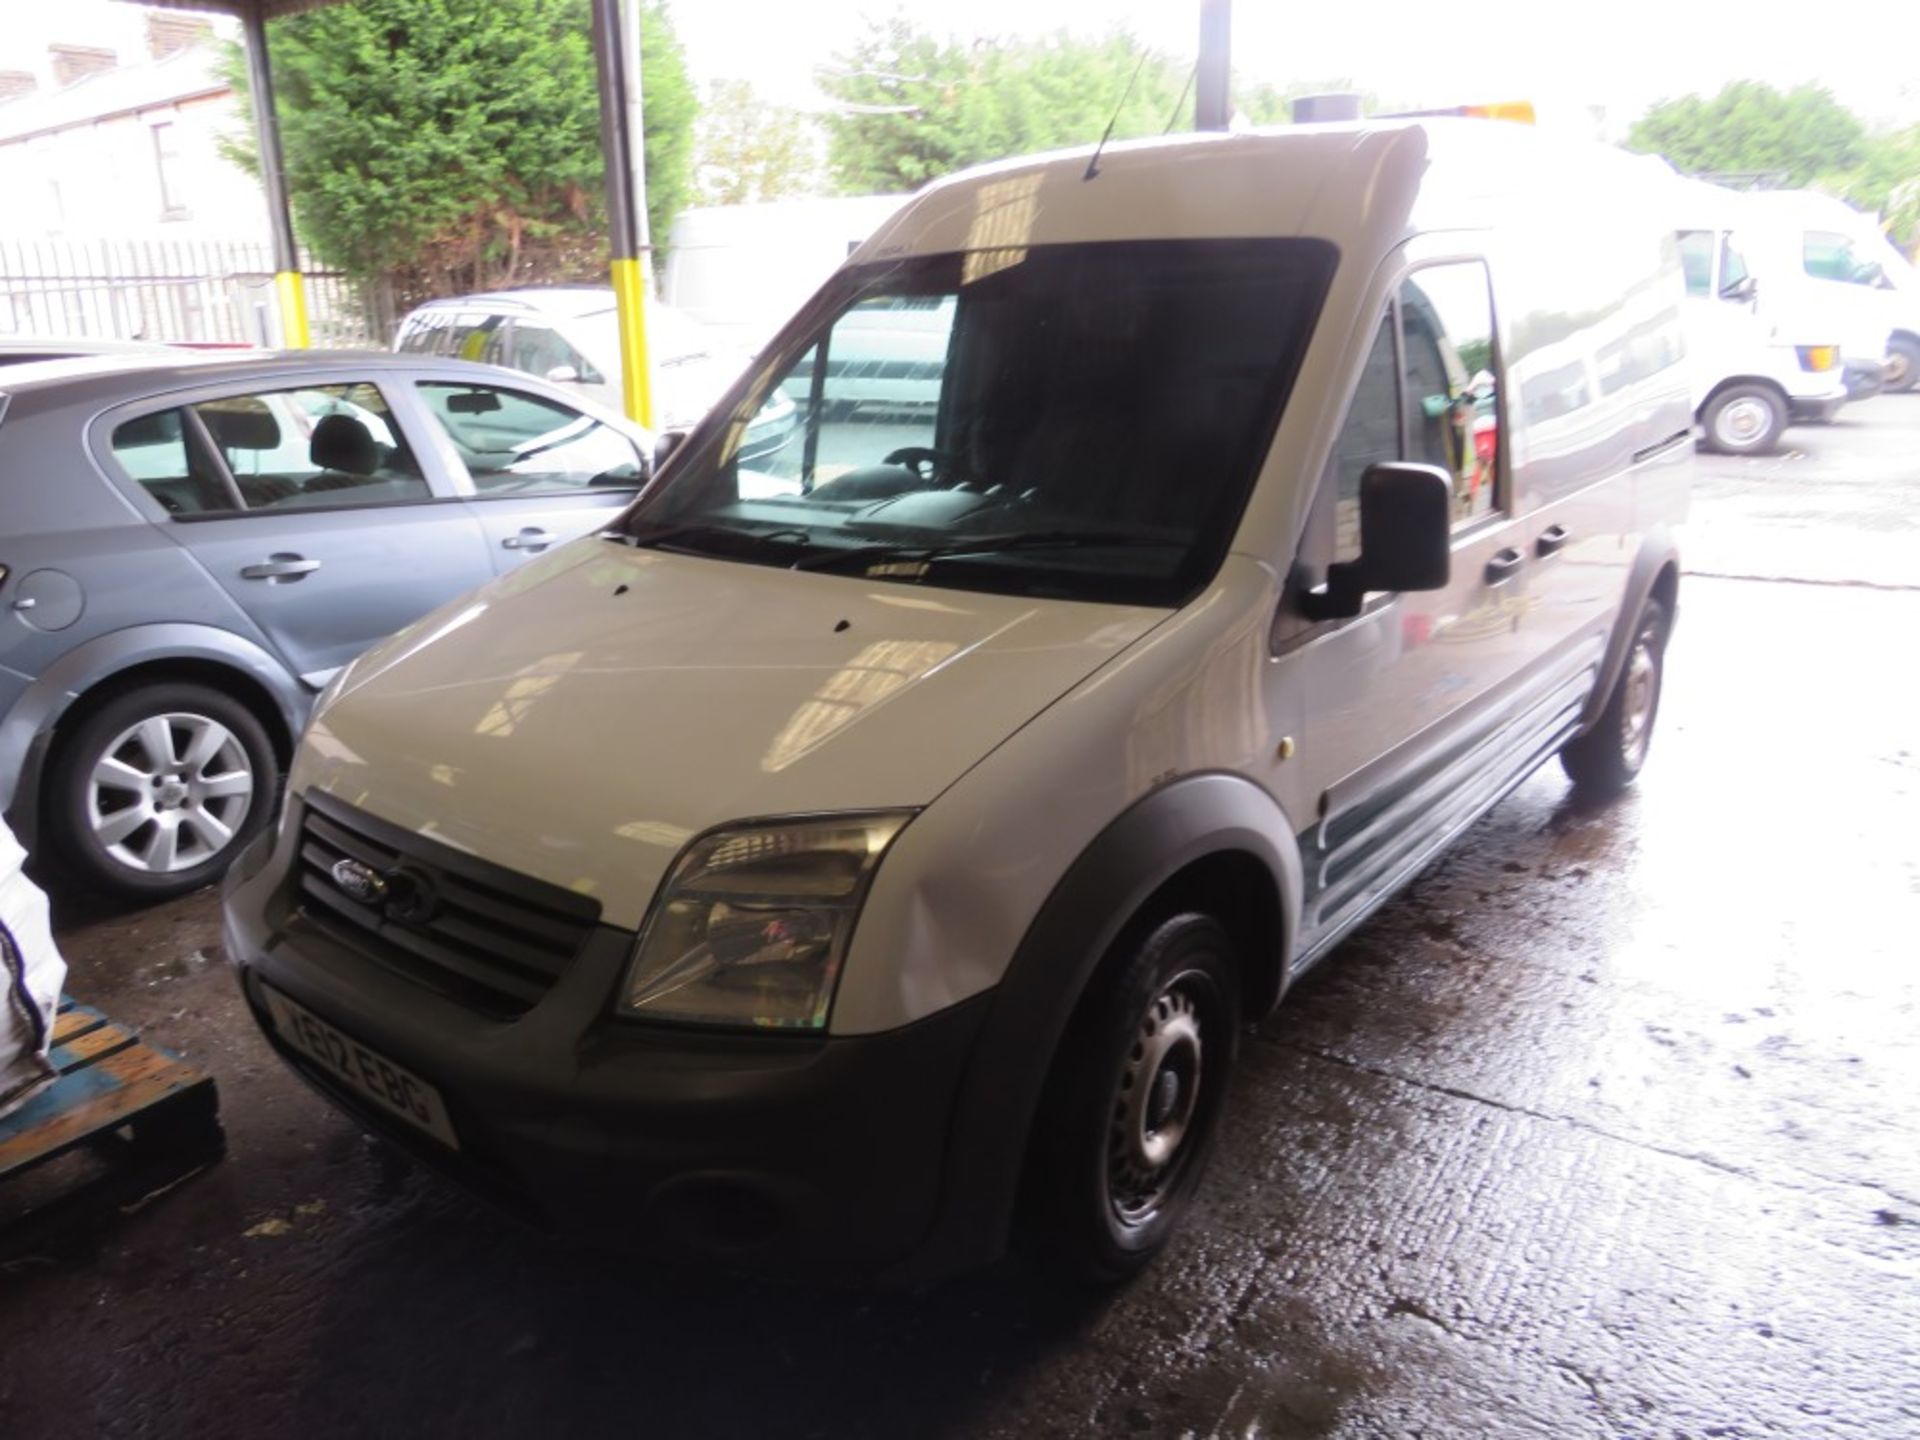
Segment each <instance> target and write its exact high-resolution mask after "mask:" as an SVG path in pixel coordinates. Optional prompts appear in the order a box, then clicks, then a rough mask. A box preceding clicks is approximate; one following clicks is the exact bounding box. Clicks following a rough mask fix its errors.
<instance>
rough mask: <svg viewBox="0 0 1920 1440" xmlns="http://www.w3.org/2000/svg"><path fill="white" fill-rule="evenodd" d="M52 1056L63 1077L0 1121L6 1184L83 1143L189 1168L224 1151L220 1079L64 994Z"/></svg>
mask: <svg viewBox="0 0 1920 1440" xmlns="http://www.w3.org/2000/svg"><path fill="white" fill-rule="evenodd" d="M51 1058H52V1060H53V1065H54V1068H55V1069H56V1070H57V1071H59V1075H60V1078H59V1079H58V1080H56V1081H54V1083H53V1084H52V1085H51V1086H49V1087H48V1088H47V1089H45V1090H43V1091H41V1092H40V1094H38V1095H36V1096H34V1098H33V1099H31V1100H29V1101H28V1102H27V1103H26V1104H25V1105H23V1106H21V1108H20V1109H18V1110H16V1111H14V1113H13V1114H11V1115H9V1116H7V1117H6V1118H5V1119H0V1184H5V1183H6V1182H7V1181H8V1180H11V1179H13V1178H14V1177H16V1176H20V1175H23V1174H25V1173H26V1172H28V1171H30V1170H33V1169H36V1168H37V1167H39V1166H41V1165H44V1164H45V1163H46V1162H47V1161H49V1160H52V1159H54V1158H56V1157H57V1156H60V1155H64V1154H66V1153H67V1152H68V1151H70V1150H73V1149H76V1148H77V1147H79V1146H82V1145H87V1144H90V1143H94V1142H98V1148H104V1149H106V1150H109V1151H111V1152H112V1153H113V1154H114V1155H115V1156H119V1157H127V1158H131V1159H133V1160H136V1161H139V1162H146V1163H152V1162H159V1163H165V1164H171V1163H173V1162H175V1161H177V1162H179V1163H180V1164H182V1165H183V1166H186V1167H187V1168H192V1167H194V1166H198V1165H200V1164H203V1163H205V1162H206V1161H207V1160H209V1159H211V1158H213V1157H215V1156H217V1155H218V1154H219V1153H220V1151H221V1149H222V1148H223V1145H224V1139H223V1137H222V1135H221V1131H220V1101H219V1094H218V1091H217V1090H216V1089H215V1087H214V1083H213V1077H212V1076H211V1075H208V1074H205V1073H204V1072H202V1071H200V1070H198V1069H196V1068H195V1067H193V1066H192V1065H189V1064H188V1063H187V1062H186V1061H184V1060H182V1059H181V1058H180V1057H179V1056H178V1055H175V1054H174V1053H173V1052H172V1051H170V1050H163V1049H161V1048H160V1047H159V1046H158V1045H150V1044H148V1043H147V1042H146V1041H144V1040H142V1039H141V1038H140V1037H139V1036H138V1035H136V1034H135V1033H134V1032H133V1031H132V1030H129V1029H128V1028H127V1027H126V1026H124V1025H118V1024H115V1023H114V1022H113V1021H111V1020H109V1019H108V1018H107V1017H106V1016H105V1015H102V1014H101V1013H100V1012H99V1011H98V1010H95V1009H94V1008H93V1007H92V1006H90V1005H81V1004H78V1003H77V1002H75V1001H74V1000H73V999H72V998H71V997H68V996H62V997H61V1000H60V1012H59V1014H58V1015H57V1016H56V1017H55V1020H54V1026H53V1050H52V1055H51Z"/></svg>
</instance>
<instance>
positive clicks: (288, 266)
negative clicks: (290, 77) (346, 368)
mask: <svg viewBox="0 0 1920 1440" xmlns="http://www.w3.org/2000/svg"><path fill="white" fill-rule="evenodd" d="M240 19H241V23H242V24H243V25H244V26H245V28H246V36H247V83H248V88H249V89H251V90H252V91H253V129H254V134H255V136H256V138H257V140H258V142H259V148H260V183H261V184H262V185H263V186H265V187H266V192H267V217H268V219H269V220H270V221H271V223H272V226H273V272H274V273H273V289H274V294H275V296H276V297H277V298H278V300H279V306H280V343H281V344H282V345H284V346H286V347H287V348H288V349H291V350H304V349H306V348H307V347H308V346H309V345H311V344H312V343H313V341H312V339H311V338H310V336H309V335H308V333H307V292H306V285H305V282H304V281H303V280H302V278H301V275H300V252H299V251H298V250H296V249H295V248H294V243H293V213H292V211H290V210H289V209H288V208H287V176H286V163H285V161H284V160H283V159H282V158H281V154H280V119H279V116H278V115H277V114H276V113H275V111H274V108H273V64H272V62H271V61H270V60H269V59H268V58H267V21H266V17H265V16H264V15H262V14H261V12H260V7H258V6H255V7H253V8H251V9H248V10H246V11H244V12H243V13H242V15H241V17H240Z"/></svg>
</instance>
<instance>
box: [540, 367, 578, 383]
mask: <svg viewBox="0 0 1920 1440" xmlns="http://www.w3.org/2000/svg"><path fill="white" fill-rule="evenodd" d="M546 379H548V380H550V381H552V382H553V383H554V384H555V385H576V384H578V383H579V381H580V372H579V371H578V370H577V369H575V368H574V367H573V366H571V365H556V366H554V367H553V368H552V369H551V370H549V371H547V373H546Z"/></svg>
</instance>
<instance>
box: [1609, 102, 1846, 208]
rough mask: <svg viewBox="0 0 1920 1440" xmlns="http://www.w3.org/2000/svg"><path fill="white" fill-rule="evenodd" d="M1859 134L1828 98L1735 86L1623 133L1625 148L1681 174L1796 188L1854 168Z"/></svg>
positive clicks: (1671, 105)
mask: <svg viewBox="0 0 1920 1440" xmlns="http://www.w3.org/2000/svg"><path fill="white" fill-rule="evenodd" d="M1865 140H1866V131H1865V129H1864V127H1863V126H1862V125H1861V124H1860V121H1859V119H1858V118H1857V117H1855V115H1854V114H1853V112H1852V111H1850V110H1848V109H1846V108H1845V107H1844V106H1842V105H1841V104H1840V103H1839V102H1838V101H1836V100H1835V99H1834V98H1833V96H1832V94H1831V93H1829V92H1828V91H1826V90H1823V89H1820V88H1818V87H1816V86H1812V85H1802V86H1799V87H1797V88H1796V89H1793V90H1789V91H1787V92H1785V93H1784V94H1783V93H1782V92H1780V91H1778V90H1775V89H1774V88H1773V87H1772V86H1770V85H1764V84H1762V83H1760V82H1759V81H1757V80H1739V81H1735V82H1734V83H1733V84H1731V85H1729V86H1727V87H1726V88H1725V89H1724V90H1722V91H1721V92H1720V93H1719V94H1718V95H1716V96H1715V97H1714V98H1713V99H1711V100H1704V99H1702V98H1701V97H1700V96H1698V95H1688V96H1686V97H1684V98H1682V99H1679V100H1667V101H1663V102H1662V103H1661V104H1659V105H1656V106H1654V107H1653V109H1652V110H1650V111H1648V112H1647V114H1646V115H1644V116H1642V117H1641V118H1640V119H1639V120H1638V121H1636V122H1635V123H1634V125H1633V128H1632V129H1631V130H1630V131H1628V133H1627V148H1628V149H1629V150H1639V151H1644V152H1646V153H1648V154H1653V155H1660V156H1663V157H1665V159H1666V160H1667V162H1668V163H1669V164H1670V165H1672V166H1673V167H1674V168H1675V169H1676V170H1679V171H1681V172H1682V173H1684V174H1689V175H1700V174H1716V173H1719V174H1724V173H1728V172H1757V173H1760V174H1767V175H1779V176H1781V177H1783V178H1784V180H1785V183H1786V184H1788V185H1792V186H1801V185H1807V184H1810V183H1812V182H1813V181H1814V180H1815V179H1817V178H1819V177H1820V176H1822V175H1827V174H1831V173H1834V172H1836V171H1843V170H1849V169H1851V168H1852V167H1854V166H1855V165H1857V164H1859V163H1860V161H1861V159H1862V157H1863V154H1864V146H1865Z"/></svg>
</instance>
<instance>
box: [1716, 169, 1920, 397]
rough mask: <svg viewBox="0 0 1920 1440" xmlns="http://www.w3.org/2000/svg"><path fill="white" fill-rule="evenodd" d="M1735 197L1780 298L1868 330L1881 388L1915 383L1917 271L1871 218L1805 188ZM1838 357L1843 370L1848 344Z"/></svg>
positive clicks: (1918, 365)
mask: <svg viewBox="0 0 1920 1440" xmlns="http://www.w3.org/2000/svg"><path fill="white" fill-rule="evenodd" d="M1741 202H1742V204H1743V205H1744V206H1745V207H1746V208H1747V209H1748V210H1749V211H1750V212H1752V214H1753V215H1754V216H1755V217H1756V218H1755V219H1754V220H1753V221H1751V222H1750V223H1749V227H1748V228H1749V230H1750V232H1751V235H1752V239H1753V243H1754V245H1755V247H1756V248H1758V247H1760V246H1761V245H1763V244H1764V245H1765V246H1766V247H1767V249H1768V252H1769V257H1768V264H1767V269H1768V272H1769V274H1770V275H1772V274H1773V273H1774V272H1775V271H1776V270H1777V272H1778V277H1779V278H1778V281H1777V282H1776V283H1777V285H1778V287H1779V291H1780V295H1781V297H1782V299H1783V300H1785V301H1788V302H1789V303H1792V304H1795V305H1800V306H1804V307H1806V309H1807V311H1808V313H1809V314H1819V313H1822V312H1825V313H1829V314H1832V315H1835V316H1837V317H1841V318H1842V319H1843V320H1844V321H1845V323H1846V324H1847V326H1848V329H1849V331H1850V332H1851V331H1858V332H1859V333H1860V334H1861V335H1863V336H1869V337H1875V343H1876V344H1878V346H1879V347H1880V348H1879V350H1878V351H1877V352H1875V355H1874V358H1875V359H1877V360H1879V361H1882V362H1883V374H1882V378H1883V380H1884V384H1885V388H1886V389H1887V390H1889V391H1895V392H1900V391H1908V390H1911V389H1913V387H1914V386H1915V385H1916V384H1920V273H1916V272H1915V270H1914V268H1913V263H1912V262H1911V261H1910V260H1908V259H1907V258H1906V256H1904V255H1902V254H1901V253H1900V252H1899V251H1898V250H1896V249H1894V247H1893V246H1892V245H1891V244H1890V243H1888V241H1887V237H1886V236H1885V235H1884V234H1882V233H1881V231H1880V227H1879V226H1878V225H1876V224H1875V223H1874V222H1873V219H1872V217H1871V216H1868V215H1864V214H1862V213H1861V212H1860V211H1858V210H1855V209H1854V208H1853V207H1852V206H1851V205H1848V204H1847V203H1846V202H1845V201H1843V200H1836V199H1835V198H1834V197H1833V196H1831V195H1821V194H1818V193H1817V192H1815V191H1812V190H1759V191H1754V192H1753V193H1751V194H1748V195H1743V196H1742V197H1741ZM1844 343H1845V342H1843V344H1844ZM1846 358H1847V364H1848V368H1849V370H1850V371H1851V370H1852V368H1853V366H1854V355H1853V353H1852V351H1851V350H1849V352H1848V354H1847V357H1846ZM1856 398H1857V397H1856Z"/></svg>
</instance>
